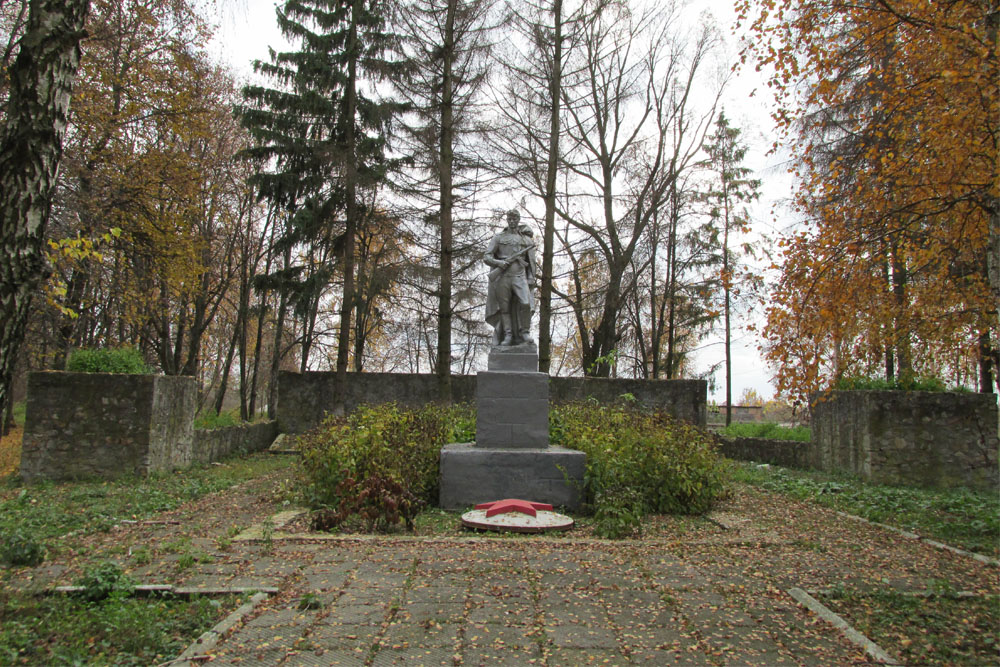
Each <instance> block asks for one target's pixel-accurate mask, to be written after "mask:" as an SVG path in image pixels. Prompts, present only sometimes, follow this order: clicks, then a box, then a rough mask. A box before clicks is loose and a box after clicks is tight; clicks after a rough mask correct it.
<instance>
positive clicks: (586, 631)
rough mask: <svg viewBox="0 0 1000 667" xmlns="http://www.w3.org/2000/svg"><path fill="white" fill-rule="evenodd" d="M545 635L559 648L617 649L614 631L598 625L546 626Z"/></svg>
mask: <svg viewBox="0 0 1000 667" xmlns="http://www.w3.org/2000/svg"><path fill="white" fill-rule="evenodd" d="M545 635H546V637H547V638H548V640H549V641H550V642H551V643H552V645H553V646H555V647H557V648H579V649H617V647H618V638H617V637H616V636H615V633H614V631H613V630H612V629H610V628H608V627H606V626H596V625H545Z"/></svg>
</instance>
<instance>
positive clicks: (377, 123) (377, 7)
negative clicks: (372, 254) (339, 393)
mask: <svg viewBox="0 0 1000 667" xmlns="http://www.w3.org/2000/svg"><path fill="white" fill-rule="evenodd" d="M388 11H389V6H388V3H387V1H386V0H287V1H286V2H285V4H284V6H283V7H282V8H280V9H278V10H277V16H278V25H279V27H280V28H281V31H282V33H283V34H284V35H285V36H286V37H287V38H289V39H290V40H293V41H297V42H298V47H299V50H297V51H289V52H283V53H274V52H272V54H271V61H270V62H269V63H263V62H259V61H258V62H256V63H255V64H254V65H255V69H256V70H257V71H258V72H259V73H261V74H263V75H265V76H267V77H268V78H270V79H271V80H272V81H273V82H275V83H276V84H277V85H276V86H275V87H273V88H272V87H267V86H248V87H246V88H245V89H244V96H245V99H246V104H245V105H244V106H243V107H242V108H241V109H240V116H241V118H242V120H243V124H244V125H245V127H247V129H248V130H249V131H250V133H251V135H252V136H253V137H254V139H255V140H256V141H257V142H258V143H257V145H256V146H255V147H253V148H252V149H250V150H248V151H247V154H248V156H249V157H251V158H253V159H256V160H259V161H260V164H261V169H260V170H259V172H258V173H257V174H256V175H255V176H254V179H253V180H254V183H255V185H256V186H257V188H258V190H259V192H260V195H261V197H262V198H265V199H267V200H268V201H269V202H270V203H271V204H272V205H273V206H276V207H278V208H280V209H282V210H283V211H284V212H285V213H286V215H287V220H288V222H287V225H286V228H285V232H284V234H283V235H282V238H281V239H279V242H278V244H277V246H276V248H275V249H276V251H278V252H284V251H285V250H287V249H288V248H290V247H295V246H299V245H301V244H306V245H307V246H309V247H310V248H311V249H315V250H317V251H318V256H320V257H322V256H324V255H325V254H326V253H325V252H324V251H325V250H329V249H335V250H336V253H337V255H338V256H339V258H340V269H341V273H342V278H343V291H342V296H341V303H340V332H339V338H338V345H337V373H338V376H340V377H341V378H343V375H344V374H345V373H346V372H347V366H348V355H349V353H350V349H351V347H350V336H351V314H352V311H353V308H354V305H355V304H354V301H355V276H354V273H355V238H356V234H357V232H358V230H359V229H361V227H362V226H363V225H364V224H365V223H364V221H365V219H366V216H367V215H368V213H369V211H368V208H369V207H368V205H366V204H365V201H366V200H367V201H374V198H372V197H365V196H364V194H365V193H370V192H372V191H373V190H375V189H377V188H378V187H379V185H380V184H382V183H383V182H385V180H386V175H387V173H388V172H389V171H391V170H392V169H394V168H395V167H396V166H398V165H397V163H398V161H396V160H392V159H389V158H388V157H387V155H386V149H387V139H388V136H389V132H390V130H391V126H392V122H393V119H394V117H395V116H396V115H397V114H398V113H400V112H401V111H402V110H403V109H404V105H403V104H401V103H399V102H397V101H394V100H391V99H386V98H384V97H379V96H377V95H376V93H375V87H376V84H377V83H378V82H379V81H381V80H383V79H385V78H387V77H390V76H394V75H399V74H401V73H402V72H403V71H404V70H405V69H406V65H405V62H404V61H403V60H402V59H400V58H397V57H396V55H395V54H398V53H399V49H398V39H397V37H396V36H395V35H394V34H392V33H390V32H388V31H387V30H386V28H385V23H386V21H385V19H386V15H387V13H388ZM329 277H330V272H329V271H328V270H325V269H321V270H320V271H319V272H317V273H314V274H310V275H305V274H304V273H303V271H302V270H294V269H293V270H288V269H284V270H283V271H282V272H279V273H277V274H274V275H272V276H271V279H270V281H267V282H270V286H272V287H274V288H277V289H281V290H283V291H285V292H287V293H289V294H292V295H293V298H294V300H296V301H297V302H299V303H307V304H309V310H312V311H314V310H315V308H316V307H318V299H319V295H320V292H321V291H322V289H323V288H324V287H325V283H326V281H327V280H328V279H329ZM313 315H314V312H313Z"/></svg>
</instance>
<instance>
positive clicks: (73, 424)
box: [21, 372, 198, 481]
mask: <svg viewBox="0 0 1000 667" xmlns="http://www.w3.org/2000/svg"><path fill="white" fill-rule="evenodd" d="M197 400H198V387H197V383H196V382H195V380H194V378H190V377H166V376H162V375H117V374H110V373H63V372H35V373H31V374H29V376H28V403H27V414H26V418H25V428H24V439H23V442H22V446H21V477H22V478H23V479H24V480H25V481H33V480H37V479H53V480H63V479H80V478H86V477H114V476H117V475H122V474H127V473H133V474H140V475H145V474H149V473H151V472H155V471H158V470H171V469H174V468H180V467H183V466H186V465H188V464H189V463H190V461H191V447H192V442H193V437H194V412H195V407H196V405H197Z"/></svg>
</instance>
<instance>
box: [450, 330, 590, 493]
mask: <svg viewBox="0 0 1000 667" xmlns="http://www.w3.org/2000/svg"><path fill="white" fill-rule="evenodd" d="M476 411H477V417H476V442H474V443H464V444H452V445H446V446H445V447H444V448H442V450H441V491H440V496H439V504H440V506H441V507H443V508H445V509H462V508H466V507H468V506H471V505H475V504H477V503H484V502H490V501H494V500H502V499H504V498H521V499H523V500H531V501H536V502H543V503H551V504H552V505H555V506H557V507H564V508H567V509H576V508H578V507H579V506H580V502H581V494H580V492H581V489H582V488H583V474H584V467H585V464H586V458H587V457H586V455H585V454H584V453H583V452H578V451H575V450H571V449H564V448H562V447H550V446H549V377H548V375H547V374H546V373H539V372H538V350H537V348H536V347H535V346H534V345H533V344H529V345H517V346H511V347H499V346H497V347H494V348H493V349H492V350H491V351H490V357H489V370H488V371H483V372H481V373H479V374H478V377H477V378H476Z"/></svg>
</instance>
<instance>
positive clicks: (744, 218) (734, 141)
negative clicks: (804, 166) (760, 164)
mask: <svg viewBox="0 0 1000 667" xmlns="http://www.w3.org/2000/svg"><path fill="white" fill-rule="evenodd" d="M740 134H741V132H740V129H739V128H737V127H733V126H731V125H730V124H729V119H727V118H726V115H725V113H724V112H722V111H720V112H719V117H718V119H717V120H716V121H715V133H714V134H712V135H711V136H709V137H708V140H707V141H706V142H705V152H706V153H708V169H709V171H710V172H711V173H712V183H711V187H710V189H709V191H708V193H707V194H706V199H707V201H708V203H709V205H710V206H711V211H710V213H709V214H710V216H711V218H712V220H713V222H715V223H716V224H717V225H718V226H719V229H718V232H719V233H721V234H722V240H721V248H720V257H721V263H722V270H721V279H722V295H723V304H722V307H723V321H724V326H725V341H724V343H725V350H726V359H725V365H726V426H729V424H730V423H731V422H732V420H733V377H732V376H733V372H732V350H731V343H732V305H733V304H732V302H733V297H734V296H738V295H739V293H740V289H739V286H738V285H737V284H736V278H737V275H738V273H739V271H738V265H737V260H738V257H737V253H738V252H739V251H740V250H742V252H743V254H750V253H751V252H752V248H751V247H750V245H749V244H743V245H742V246H736V247H735V248H734V247H733V243H732V241H733V238H734V237H735V236H736V235H737V234H746V233H747V232H749V231H750V217H749V212H748V211H747V210H746V208H745V206H746V204H748V203H749V202H751V201H753V200H755V199H757V197H758V196H759V190H760V181H758V180H756V179H753V178H750V174H751V173H753V172H752V170H750V169H748V168H747V167H745V166H743V160H744V158H746V154H747V147H746V145H745V144H743V142H742V140H741V139H740ZM741 277H742V278H744V279H747V278H752V277H751V276H748V275H746V274H744V275H743V276H741Z"/></svg>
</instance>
